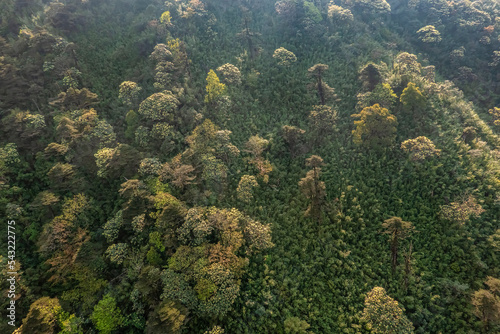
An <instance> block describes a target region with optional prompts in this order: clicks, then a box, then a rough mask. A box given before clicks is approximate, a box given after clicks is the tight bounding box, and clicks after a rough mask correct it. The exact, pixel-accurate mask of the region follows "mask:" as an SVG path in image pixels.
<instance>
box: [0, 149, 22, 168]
mask: <svg viewBox="0 0 500 334" xmlns="http://www.w3.org/2000/svg"><path fill="white" fill-rule="evenodd" d="M0 158H1V159H0V160H1V161H2V163H3V164H5V165H6V166H9V165H14V164H16V163H19V162H21V159H20V157H19V153H18V152H17V145H16V144H14V143H8V144H6V145H5V146H4V147H3V148H1V149H0Z"/></svg>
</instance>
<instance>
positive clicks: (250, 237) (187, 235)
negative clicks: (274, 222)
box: [177, 207, 273, 251]
mask: <svg viewBox="0 0 500 334" xmlns="http://www.w3.org/2000/svg"><path fill="white" fill-rule="evenodd" d="M215 232H217V233H215ZM177 233H178V237H179V240H180V241H182V242H184V243H189V244H192V245H201V244H203V243H205V242H207V241H208V237H209V236H211V235H212V234H213V233H215V234H216V235H218V236H219V237H220V243H221V245H222V246H224V247H232V249H233V251H236V250H237V249H238V248H239V247H241V246H242V245H243V244H245V245H246V247H247V250H255V251H262V250H264V249H268V248H271V247H273V244H272V242H271V229H270V226H269V225H263V224H261V223H259V222H257V221H253V220H251V219H250V218H248V217H246V216H245V215H243V214H242V213H241V212H240V211H238V210H237V209H231V210H227V209H217V208H215V207H208V208H203V207H195V208H192V209H190V210H189V211H188V213H187V215H186V218H185V222H184V224H183V225H182V226H181V227H180V228H179V229H178V230H177ZM244 241H246V242H244Z"/></svg>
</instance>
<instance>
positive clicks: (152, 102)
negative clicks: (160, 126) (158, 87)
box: [139, 91, 180, 122]
mask: <svg viewBox="0 0 500 334" xmlns="http://www.w3.org/2000/svg"><path fill="white" fill-rule="evenodd" d="M179 104H180V102H179V101H178V100H177V99H176V98H175V96H174V95H172V93H171V92H169V91H164V92H161V93H155V94H153V95H151V96H150V97H148V98H147V99H145V100H144V101H142V103H141V105H140V106H139V114H140V115H141V116H143V117H145V118H147V119H149V120H152V121H167V122H171V121H173V119H174V112H175V111H176V110H177V107H178V106H179Z"/></svg>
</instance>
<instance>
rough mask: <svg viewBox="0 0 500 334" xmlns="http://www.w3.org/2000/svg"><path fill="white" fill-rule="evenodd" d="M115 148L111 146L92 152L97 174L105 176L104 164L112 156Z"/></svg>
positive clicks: (105, 164)
mask: <svg viewBox="0 0 500 334" xmlns="http://www.w3.org/2000/svg"><path fill="white" fill-rule="evenodd" d="M114 152H115V150H114V149H112V148H107V147H105V148H101V149H100V150H99V151H97V152H96V154H94V157H95V159H96V160H95V163H96V165H97V176H99V177H105V176H106V166H107V164H108V163H109V162H110V161H111V159H112V158H113V154H114Z"/></svg>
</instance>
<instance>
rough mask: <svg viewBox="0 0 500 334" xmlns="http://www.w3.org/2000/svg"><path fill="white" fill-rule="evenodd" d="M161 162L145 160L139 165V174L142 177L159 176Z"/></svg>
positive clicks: (150, 159) (151, 159)
mask: <svg viewBox="0 0 500 334" xmlns="http://www.w3.org/2000/svg"><path fill="white" fill-rule="evenodd" d="M161 167H162V165H161V162H160V161H159V160H158V159H157V158H145V159H142V160H141V163H140V165H139V174H141V175H142V176H158V174H159V173H160V170H161Z"/></svg>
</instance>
